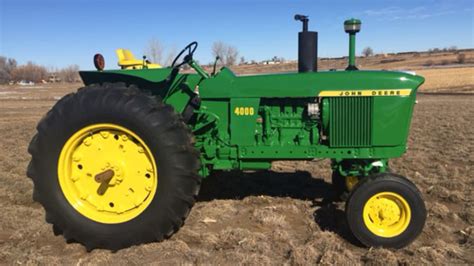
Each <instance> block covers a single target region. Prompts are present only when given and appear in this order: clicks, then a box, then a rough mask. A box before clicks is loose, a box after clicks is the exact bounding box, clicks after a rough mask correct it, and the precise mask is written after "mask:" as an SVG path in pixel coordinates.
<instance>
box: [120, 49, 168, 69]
mask: <svg viewBox="0 0 474 266" xmlns="http://www.w3.org/2000/svg"><path fill="white" fill-rule="evenodd" d="M115 53H116V54H117V57H118V65H119V66H120V67H121V68H122V69H142V68H143V60H140V59H137V58H135V56H134V55H133V54H132V52H131V51H130V50H128V49H117V50H115ZM146 67H147V68H161V65H160V64H153V63H148V64H146Z"/></svg>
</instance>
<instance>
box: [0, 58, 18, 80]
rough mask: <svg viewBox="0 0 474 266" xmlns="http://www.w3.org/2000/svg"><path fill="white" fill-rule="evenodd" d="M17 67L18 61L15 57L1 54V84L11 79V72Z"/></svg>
mask: <svg viewBox="0 0 474 266" xmlns="http://www.w3.org/2000/svg"><path fill="white" fill-rule="evenodd" d="M16 67H17V62H16V60H15V59H13V58H6V57H4V56H0V84H4V83H7V82H9V81H10V80H11V78H12V76H11V74H12V72H13V70H15V68H16Z"/></svg>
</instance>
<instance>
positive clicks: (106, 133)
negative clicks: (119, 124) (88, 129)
mask: <svg viewBox="0 0 474 266" xmlns="http://www.w3.org/2000/svg"><path fill="white" fill-rule="evenodd" d="M100 135H101V136H102V137H103V138H104V139H106V138H108V137H109V135H110V133H109V132H108V131H101V132H100Z"/></svg>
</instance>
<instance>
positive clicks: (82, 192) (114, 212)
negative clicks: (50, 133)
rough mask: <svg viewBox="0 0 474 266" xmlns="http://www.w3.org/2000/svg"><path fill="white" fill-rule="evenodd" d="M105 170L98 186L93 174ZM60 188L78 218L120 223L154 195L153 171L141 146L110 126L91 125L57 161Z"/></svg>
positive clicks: (71, 140) (152, 161)
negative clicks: (106, 176) (106, 173)
mask: <svg viewBox="0 0 474 266" xmlns="http://www.w3.org/2000/svg"><path fill="white" fill-rule="evenodd" d="M107 170H112V171H113V173H114V174H113V177H112V178H111V179H108V180H107V181H103V182H102V183H101V182H99V181H96V180H95V178H94V177H95V176H96V175H97V174H99V173H102V172H104V171H107ZM58 179H59V185H60V187H61V190H62V192H63V194H64V196H65V198H66V199H67V201H68V202H69V204H71V206H72V207H73V208H74V209H75V210H76V211H78V212H79V213H80V214H82V215H83V216H85V217H87V218H89V219H91V220H94V221H96V222H100V223H105V224H116V223H123V222H127V221H130V220H132V219H133V218H135V217H137V216H138V215H140V214H141V213H142V212H143V211H144V210H145V209H146V208H147V207H148V205H149V204H150V203H151V201H152V200H153V198H154V197H155V194H156V191H157V186H158V172H157V168H156V163H155V159H154V157H153V154H152V153H151V151H150V149H149V148H148V146H147V145H146V144H145V142H144V141H143V140H142V139H141V138H140V137H138V136H137V135H136V134H135V133H133V132H132V131H131V130H129V129H127V128H125V127H122V126H119V125H115V124H94V125H91V126H87V127H85V128H82V129H80V130H79V131H77V132H76V133H74V134H73V135H72V136H71V137H70V138H69V139H68V140H67V142H66V143H65V144H64V146H63V148H62V150H61V154H60V156H59V160H58Z"/></svg>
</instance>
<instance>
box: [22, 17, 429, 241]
mask: <svg viewBox="0 0 474 266" xmlns="http://www.w3.org/2000/svg"><path fill="white" fill-rule="evenodd" d="M295 19H297V20H299V21H301V22H302V25H303V30H302V31H301V32H299V44H298V45H299V51H298V72H297V73H284V74H271V75H270V74H269V75H253V76H252V75H250V76H248V75H247V76H238V75H235V74H234V73H233V72H232V71H231V70H230V69H229V68H227V67H222V68H221V69H220V70H218V71H216V67H215V64H214V70H213V71H212V73H208V72H206V71H205V70H204V68H202V67H201V66H200V65H198V63H197V62H196V61H195V60H194V53H195V51H196V49H197V47H198V43H197V42H192V43H190V44H189V45H187V46H186V47H185V48H184V49H183V50H182V51H181V52H180V53H179V54H178V56H177V57H176V58H175V59H174V61H173V63H172V65H171V67H161V66H159V65H156V64H151V63H150V62H148V61H147V60H146V59H143V60H139V59H138V60H137V59H134V58H130V57H131V54H126V55H125V56H123V58H122V59H123V60H121V62H122V63H121V64H120V66H121V69H119V70H104V58H103V57H102V56H101V55H100V54H97V55H96V56H95V57H94V63H95V66H96V68H97V70H94V71H82V72H80V76H81V78H82V80H83V82H84V84H85V86H84V87H83V88H80V89H79V90H78V91H77V92H75V93H71V94H68V95H66V96H64V97H63V98H62V99H61V100H59V101H58V102H57V103H56V104H55V105H54V107H53V108H52V109H51V110H50V111H49V112H48V113H47V114H46V115H45V116H44V117H43V118H42V120H41V121H40V122H39V124H38V126H37V134H36V135H35V136H34V137H33V139H32V140H31V144H30V146H29V149H28V150H29V152H30V153H31V155H32V159H31V163H30V164H29V167H28V173H27V174H28V176H29V177H31V178H32V180H33V182H34V194H33V198H34V200H35V201H38V202H39V203H41V204H42V205H43V207H44V209H45V211H46V221H47V222H48V223H51V224H52V225H53V230H54V232H55V234H62V235H64V237H65V238H66V239H67V240H68V241H77V242H80V243H82V244H83V245H84V246H85V247H86V248H87V249H88V250H91V249H94V248H105V249H111V250H117V249H121V248H124V247H128V246H131V245H136V244H141V243H147V242H153V241H160V240H162V239H164V238H167V237H170V236H171V235H172V234H173V233H174V232H176V231H177V230H178V229H179V228H180V227H181V226H182V225H183V223H184V220H185V219H186V217H187V216H188V214H189V212H190V211H191V208H192V207H193V204H194V202H195V201H196V196H197V195H198V192H199V188H200V185H201V180H202V178H205V177H207V176H208V175H210V174H211V173H212V172H214V171H229V170H242V171H244V170H265V169H269V168H270V167H271V165H272V162H273V161H276V160H307V161H311V160H313V159H315V158H328V159H331V162H332V171H333V177H332V178H333V185H334V189H335V191H337V192H338V195H339V196H341V197H342V198H345V199H346V207H345V211H346V217H347V224H348V226H349V228H350V230H351V231H352V233H353V234H354V236H355V237H356V238H357V239H358V240H360V242H361V243H362V244H364V245H366V246H381V247H391V248H401V247H404V246H406V245H407V244H409V243H410V242H412V241H413V240H414V239H415V238H416V237H417V236H418V235H419V234H420V232H421V231H422V228H423V226H424V223H425V218H426V210H425V206H424V202H423V199H422V196H421V195H420V192H419V191H418V189H417V188H416V187H415V185H414V184H413V183H412V182H411V181H409V180H408V179H407V178H405V177H403V176H400V175H398V174H395V173H392V172H390V171H389V162H388V160H389V159H390V158H395V157H400V156H401V155H403V154H404V153H405V151H406V149H407V136H408V132H409V127H410V121H411V118H412V113H413V107H414V105H415V101H416V93H417V89H418V88H419V87H420V85H421V84H422V83H423V82H424V78H423V77H420V76H417V75H414V74H411V73H405V72H392V71H365V70H364V71H362V70H358V68H357V66H356V62H355V36H356V33H357V32H359V31H360V27H361V22H360V20H357V19H350V20H347V21H346V22H345V23H344V28H345V31H346V32H347V33H348V34H349V40H350V41H349V64H348V67H347V69H345V70H330V71H317V32H313V31H308V17H306V16H302V15H297V16H295ZM122 52H123V51H122ZM185 65H187V66H189V67H190V68H192V69H194V71H193V72H192V73H183V71H182V68H183V67H184V66H185ZM222 178H225V176H223V177H222Z"/></svg>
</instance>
